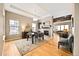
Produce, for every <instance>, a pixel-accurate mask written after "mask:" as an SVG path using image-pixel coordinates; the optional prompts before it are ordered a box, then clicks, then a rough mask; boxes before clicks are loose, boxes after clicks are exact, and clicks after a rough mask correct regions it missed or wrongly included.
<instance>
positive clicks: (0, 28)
mask: <svg viewBox="0 0 79 59" xmlns="http://www.w3.org/2000/svg"><path fill="white" fill-rule="evenodd" d="M4 22H5V21H4V15H3V4H1V3H0V55H2V50H3V43H4V40H3V35H4V34H5V24H4Z"/></svg>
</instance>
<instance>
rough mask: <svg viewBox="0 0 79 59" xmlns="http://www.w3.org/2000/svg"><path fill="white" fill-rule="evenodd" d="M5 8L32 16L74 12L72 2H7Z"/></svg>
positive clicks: (55, 15) (60, 14)
mask: <svg viewBox="0 0 79 59" xmlns="http://www.w3.org/2000/svg"><path fill="white" fill-rule="evenodd" d="M4 5H5V9H6V10H8V11H11V12H14V13H17V14H21V15H24V16H28V17H32V18H44V17H48V16H54V17H58V16H62V15H66V14H72V10H73V9H72V6H73V4H71V3H6V4H4Z"/></svg>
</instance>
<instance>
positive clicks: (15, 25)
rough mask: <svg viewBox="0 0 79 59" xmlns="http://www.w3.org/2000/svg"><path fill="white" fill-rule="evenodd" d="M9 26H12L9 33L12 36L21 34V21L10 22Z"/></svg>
mask: <svg viewBox="0 0 79 59" xmlns="http://www.w3.org/2000/svg"><path fill="white" fill-rule="evenodd" d="M9 24H10V32H9V33H10V35H13V34H19V21H17V20H10V21H9Z"/></svg>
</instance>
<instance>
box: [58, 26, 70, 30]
mask: <svg viewBox="0 0 79 59" xmlns="http://www.w3.org/2000/svg"><path fill="white" fill-rule="evenodd" d="M56 29H57V31H64V30H69V25H57V26H56Z"/></svg>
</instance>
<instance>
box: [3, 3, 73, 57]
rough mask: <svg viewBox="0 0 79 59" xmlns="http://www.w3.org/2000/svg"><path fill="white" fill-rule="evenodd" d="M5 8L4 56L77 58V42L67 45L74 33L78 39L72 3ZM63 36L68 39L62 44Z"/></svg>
mask: <svg viewBox="0 0 79 59" xmlns="http://www.w3.org/2000/svg"><path fill="white" fill-rule="evenodd" d="M3 5H4V13H3V14H4V16H3V17H4V18H5V32H4V34H5V40H4V41H5V43H4V47H3V55H4V56H18V55H19V56H63V55H64V56H66V55H68V56H72V55H73V42H70V41H69V42H70V43H68V42H67V41H68V40H67V39H69V40H70V38H71V37H70V34H71V33H72V35H73V37H74V18H73V10H72V8H73V4H72V3H67V4H65V3H56V4H53V3H50V4H49V3H47V4H44V3H43V4H42V3H39V4H33V3H29V4H27V3H26V4H22V3H21V4H18V3H15V4H14V3H6V4H3ZM61 37H62V38H64V39H63V40H62V41H61V40H60V39H61ZM72 39H74V38H72ZM63 41H64V42H63ZM60 45H61V46H60ZM63 45H67V46H68V48H66V47H65V46H64V47H63ZM51 50H52V52H51ZM43 51H44V52H43Z"/></svg>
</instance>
